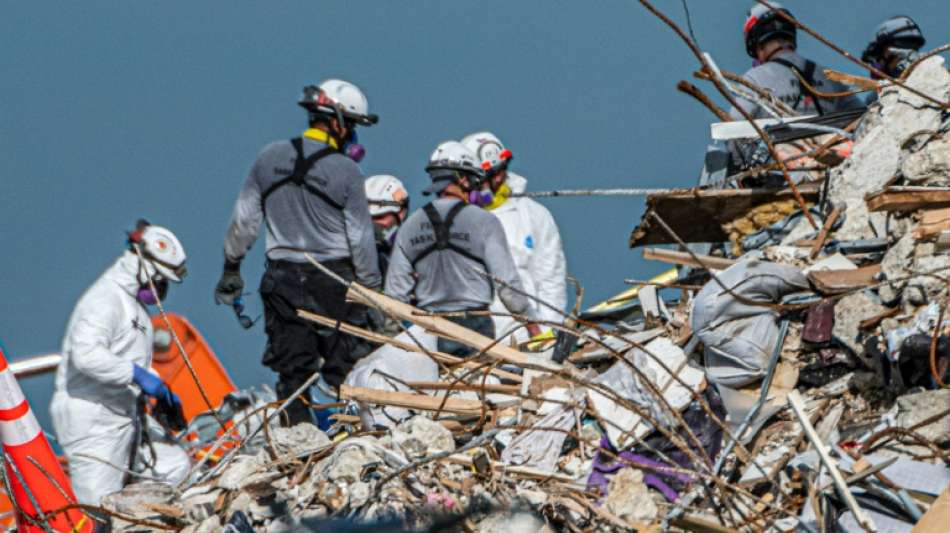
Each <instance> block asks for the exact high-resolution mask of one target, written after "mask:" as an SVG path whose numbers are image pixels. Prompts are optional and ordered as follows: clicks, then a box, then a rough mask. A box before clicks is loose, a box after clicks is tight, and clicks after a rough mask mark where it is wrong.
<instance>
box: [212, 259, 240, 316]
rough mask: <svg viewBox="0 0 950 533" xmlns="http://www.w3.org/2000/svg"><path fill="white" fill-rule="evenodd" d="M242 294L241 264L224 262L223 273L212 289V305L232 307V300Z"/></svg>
mask: <svg viewBox="0 0 950 533" xmlns="http://www.w3.org/2000/svg"><path fill="white" fill-rule="evenodd" d="M243 292H244V280H243V279H241V263H232V262H230V261H225V262H224V272H222V273H221V279H220V280H218V286H217V287H215V288H214V303H216V304H218V305H221V304H224V305H234V300H235V299H237V298H240V296H241V294H242V293H243Z"/></svg>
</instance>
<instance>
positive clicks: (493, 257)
mask: <svg viewBox="0 0 950 533" xmlns="http://www.w3.org/2000/svg"><path fill="white" fill-rule="evenodd" d="M483 257H484V259H485V266H486V267H488V274H490V275H491V276H493V277H495V278H498V279H499V280H501V281H502V284H498V283H495V282H494V280H489V282H491V283H493V284H494V285H495V290H497V291H498V298H499V299H500V300H501V303H502V304H504V305H505V308H506V309H508V311H509V312H511V313H512V314H515V315H525V314H527V313H529V312H530V309H531V306H530V305H529V303H528V298H527V297H526V296H525V295H524V286H523V285H522V283H521V277H520V276H518V269H517V268H515V261H514V259H512V257H511V250H509V249H508V239H507V238H506V237H505V230H504V228H502V225H501V221H499V220H498V218H496V217H494V216H491V217H486V218H485V253H484V255H483ZM389 268H392V266H390V267H389ZM530 318H531V319H536V318H537V317H533V316H532V317H530Z"/></svg>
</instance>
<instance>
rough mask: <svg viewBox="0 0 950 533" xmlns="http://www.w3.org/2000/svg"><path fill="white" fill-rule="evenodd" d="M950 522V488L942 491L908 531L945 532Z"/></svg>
mask: <svg viewBox="0 0 950 533" xmlns="http://www.w3.org/2000/svg"><path fill="white" fill-rule="evenodd" d="M948 524H950V488H948V489H947V490H945V491H943V493H942V494H941V495H940V497H939V498H937V500H936V501H934V503H933V505H931V506H930V510H929V511H927V512H926V513H924V516H922V517H921V518H920V520H918V521H917V524H915V525H914V529H912V530H910V533H946V531H947V530H948Z"/></svg>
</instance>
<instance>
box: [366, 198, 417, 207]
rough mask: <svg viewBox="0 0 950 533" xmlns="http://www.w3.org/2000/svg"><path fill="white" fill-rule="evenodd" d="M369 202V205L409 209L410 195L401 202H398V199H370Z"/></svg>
mask: <svg viewBox="0 0 950 533" xmlns="http://www.w3.org/2000/svg"><path fill="white" fill-rule="evenodd" d="M368 203H369V205H378V206H380V207H398V208H399V209H400V210H402V209H409V198H408V197H407V198H406V199H405V200H403V201H401V202H397V201H396V200H370V201H369V202H368Z"/></svg>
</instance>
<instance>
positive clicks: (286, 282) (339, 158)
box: [215, 79, 382, 426]
mask: <svg viewBox="0 0 950 533" xmlns="http://www.w3.org/2000/svg"><path fill="white" fill-rule="evenodd" d="M298 104H299V105H300V106H301V107H303V108H304V109H305V110H306V111H307V115H308V118H309V123H310V128H309V129H307V130H306V131H304V132H303V134H302V135H301V136H300V137H295V138H293V139H291V140H289V141H277V142H273V143H271V144H269V145H268V146H267V147H265V148H264V150H263V152H261V154H260V155H259V156H258V157H257V160H256V161H255V162H254V164H253V166H252V167H251V171H250V173H249V175H248V177H247V180H246V181H245V183H244V187H243V188H242V189H241V193H240V195H239V196H238V199H237V203H236V204H235V205H234V211H233V213H232V215H231V223H230V226H229V227H228V231H227V236H226V237H225V241H224V259H225V261H224V272H223V273H222V275H221V280H220V281H219V282H218V285H217V288H216V289H215V301H216V302H217V303H219V304H222V303H223V304H228V305H233V303H234V300H235V299H236V298H238V297H240V295H241V293H242V290H243V289H244V281H243V280H242V279H241V272H240V266H241V261H242V260H243V259H244V256H245V255H246V254H247V252H248V250H249V249H250V248H251V246H252V245H253V244H254V241H255V240H256V239H257V235H258V232H259V230H260V228H261V223H262V222H263V223H264V225H265V226H266V228H267V243H266V257H267V269H266V271H265V273H264V276H263V278H262V279H261V286H260V293H261V299H262V301H263V303H264V319H265V331H266V333H267V346H266V348H265V350H264V356H263V364H264V365H266V366H268V367H270V368H271V369H272V370H273V371H274V372H276V373H277V385H276V392H277V397H278V398H280V399H286V398H288V397H290V396H291V395H292V394H293V393H294V391H296V390H297V389H298V388H300V387H301V386H302V385H303V383H304V382H305V381H306V380H307V379H308V378H309V377H310V376H311V375H313V373H314V372H320V373H321V378H320V380H321V382H324V383H321V385H322V386H324V387H326V386H327V385H328V386H329V387H332V388H334V389H335V388H337V387H339V385H340V384H341V383H342V382H343V379H344V378H345V377H346V375H347V373H349V371H350V369H351V368H353V365H354V364H355V363H356V361H358V360H359V359H360V358H361V357H363V356H365V355H366V354H367V353H369V351H370V346H369V344H368V343H366V342H365V341H363V340H360V339H358V338H356V337H352V336H350V335H346V334H342V333H340V332H339V330H338V329H331V328H322V327H316V326H315V325H314V324H313V323H311V322H307V321H304V320H302V319H300V318H298V317H297V309H308V310H311V311H313V312H316V313H320V314H323V315H327V316H330V317H332V318H334V319H338V320H341V321H343V322H346V323H349V324H354V325H356V326H364V327H365V326H367V325H369V326H370V327H373V328H374V329H375V328H376V327H377V326H376V325H375V323H376V322H377V320H375V317H376V316H378V315H375V314H370V316H369V317H368V316H367V315H368V313H367V310H366V308H365V307H363V306H360V305H356V304H349V303H347V302H346V301H345V294H346V287H345V286H343V285H342V284H340V283H339V282H337V281H335V280H334V279H332V278H331V277H329V276H327V275H326V274H324V273H323V272H321V271H320V270H319V269H317V268H316V267H315V266H313V265H312V264H311V263H310V262H309V261H308V260H307V258H306V256H305V253H308V254H310V255H311V256H312V257H313V258H314V259H316V260H317V261H319V262H320V263H322V264H323V265H324V266H325V267H327V268H328V269H330V270H331V271H333V272H334V273H336V274H337V275H339V276H340V277H342V278H343V279H346V280H355V281H358V282H359V283H360V284H362V285H364V286H366V287H369V288H371V289H376V290H379V289H380V288H381V287H382V277H381V275H380V272H379V261H378V258H377V255H376V245H375V243H374V242H373V240H374V239H373V222H372V220H371V218H370V215H369V207H368V205H367V203H366V192H365V190H364V188H363V176H362V173H361V171H360V168H359V166H358V165H357V161H358V160H360V159H362V156H363V153H364V150H363V148H362V146H361V145H359V144H357V135H356V127H357V126H370V125H373V124H375V123H376V122H377V120H378V118H377V116H376V115H373V114H370V113H369V104H368V102H367V99H366V96H365V95H364V94H363V92H362V91H361V90H360V89H359V88H358V87H356V86H355V85H353V84H352V83H349V82H346V81H342V80H336V79H330V80H326V81H324V82H323V83H321V84H320V85H319V86H314V85H310V86H307V87H304V90H303V96H302V98H301V99H300V101H299V102H298ZM329 387H328V388H329ZM301 397H302V398H301ZM310 400H311V395H310V392H309V391H304V392H303V393H302V394H301V395H300V396H298V397H297V399H295V400H294V401H293V402H292V403H291V404H290V405H289V406H288V408H287V411H286V415H287V418H286V419H285V423H286V424H288V425H291V426H293V425H296V424H298V423H300V422H311V423H312V422H313V417H312V413H311V412H310V410H309V409H308V408H307V403H309V402H310ZM305 402H307V403H305Z"/></svg>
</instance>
